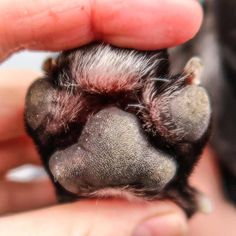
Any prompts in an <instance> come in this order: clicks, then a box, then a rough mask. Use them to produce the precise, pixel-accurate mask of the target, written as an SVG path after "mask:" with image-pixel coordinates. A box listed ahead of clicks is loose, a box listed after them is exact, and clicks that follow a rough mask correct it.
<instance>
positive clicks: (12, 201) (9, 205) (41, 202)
mask: <svg viewBox="0 0 236 236" xmlns="http://www.w3.org/2000/svg"><path fill="white" fill-rule="evenodd" d="M55 202H56V197H55V194H54V189H53V186H52V184H51V182H50V181H49V179H43V180H37V181H32V182H13V181H6V180H1V181H0V215H3V214H6V213H8V214H9V213H15V212H20V211H26V210H31V209H35V208H40V207H45V206H49V205H52V204H53V203H55Z"/></svg>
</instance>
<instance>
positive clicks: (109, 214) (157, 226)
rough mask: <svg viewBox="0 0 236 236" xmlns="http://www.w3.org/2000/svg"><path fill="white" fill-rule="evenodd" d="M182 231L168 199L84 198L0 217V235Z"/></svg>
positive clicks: (183, 227)
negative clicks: (146, 200)
mask: <svg viewBox="0 0 236 236" xmlns="http://www.w3.org/2000/svg"><path fill="white" fill-rule="evenodd" d="M35 222H37V223H35ZM13 226H14V227H13ZM11 229H12V230H11ZM186 230H187V224H186V219H185V216H184V215H183V213H182V211H181V210H180V209H179V208H178V207H177V206H175V205H174V204H172V203H169V202H153V203H146V204H144V203H130V202H125V201H119V200H113V201H111V200H85V201H79V202H76V203H71V204H66V205H60V206H56V207H51V208H48V209H43V210H38V211H34V212H29V213H24V214H19V215H15V216H11V217H5V218H2V219H0V233H1V235H5V234H6V232H7V235H9V236H10V235H13V234H15V232H17V233H18V235H36V234H37V235H39V236H40V235H44V236H47V235H57V236H60V235H63V236H64V235H80V236H85V235H91V236H92V235H96V236H106V235H114V236H118V235H123V236H125V235H127V236H128V235H134V236H139V235H142V236H144V235H155V236H158V235H166V236H168V235H185V234H186ZM4 233H5V234H4ZM144 233H146V234H144ZM148 233H149V234H148Z"/></svg>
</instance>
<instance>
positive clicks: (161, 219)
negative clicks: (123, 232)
mask: <svg viewBox="0 0 236 236" xmlns="http://www.w3.org/2000/svg"><path fill="white" fill-rule="evenodd" d="M159 235H161V236H183V235H187V224H186V221H185V219H184V218H182V217H181V216H179V215H177V214H172V215H165V216H156V217H154V218H149V219H147V220H145V221H144V222H142V223H141V224H140V225H139V226H137V228H136V229H135V230H134V232H133V236H159Z"/></svg>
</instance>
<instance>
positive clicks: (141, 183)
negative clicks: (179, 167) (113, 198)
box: [49, 107, 176, 195]
mask: <svg viewBox="0 0 236 236" xmlns="http://www.w3.org/2000/svg"><path fill="white" fill-rule="evenodd" d="M49 167H50V169H51V171H52V174H53V176H54V177H55V178H56V180H58V181H59V182H60V184H62V186H64V187H65V188H66V189H67V190H68V191H71V192H73V193H76V194H80V195H82V194H83V195H86V194H88V193H89V192H91V191H96V190H98V189H102V188H107V187H115V188H119V187H124V186H127V189H128V187H129V186H130V187H132V188H142V189H143V191H144V192H145V191H151V190H153V191H155V192H156V193H158V192H160V191H161V190H162V189H163V188H164V187H165V186H166V184H167V183H168V182H169V181H170V180H171V179H172V178H173V177H174V175H175V173H176V161H175V160H174V158H172V157H171V156H170V155H168V154H166V153H164V152H163V151H161V150H158V149H155V148H154V147H152V146H151V145H150V143H149V142H148V140H147V137H146V135H145V134H144V131H143V130H142V128H141V126H140V122H139V121H138V119H137V118H136V117H135V116H134V115H133V114H130V113H128V112H124V111H122V110H120V109H118V108H115V107H110V108H106V109H103V110H101V111H100V112H98V113H97V114H96V115H94V116H92V117H91V118H89V120H88V122H87V123H86V124H85V127H84V129H83V131H82V134H81V136H80V138H79V140H78V143H76V144H74V145H73V146H70V147H68V148H66V149H65V150H62V151H57V152H56V153H54V154H53V156H52V157H51V159H50V162H49Z"/></svg>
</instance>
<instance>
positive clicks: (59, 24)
mask: <svg viewBox="0 0 236 236" xmlns="http://www.w3.org/2000/svg"><path fill="white" fill-rule="evenodd" d="M0 13H1V18H0V45H1V49H0V58H1V59H3V58H4V57H6V56H7V55H9V54H10V53H12V52H14V51H17V50H19V49H24V48H28V49H42V50H63V49H68V48H73V47H78V46H80V45H83V44H87V43H89V42H91V41H93V40H103V41H106V42H109V43H112V44H115V45H117V46H122V47H131V48H137V49H160V48H166V47H171V46H174V45H177V44H180V43H183V42H185V41H187V40H189V39H191V38H192V37H193V36H194V35H195V34H196V32H197V31H198V29H199V27H200V25H201V21H202V10H201V7H200V5H199V4H198V2H197V1H196V0H166V1H161V0H159V1H156V0H149V1H144V0H128V1H127V0H122V1H121V0H113V1H110V0H96V1H88V0H73V1H69V2H68V1H63V0H50V1H28V0H24V1H20V4H19V3H18V1H17V0H3V1H1V2H0Z"/></svg>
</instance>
